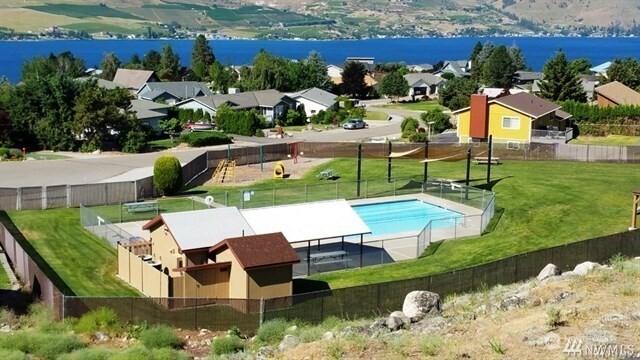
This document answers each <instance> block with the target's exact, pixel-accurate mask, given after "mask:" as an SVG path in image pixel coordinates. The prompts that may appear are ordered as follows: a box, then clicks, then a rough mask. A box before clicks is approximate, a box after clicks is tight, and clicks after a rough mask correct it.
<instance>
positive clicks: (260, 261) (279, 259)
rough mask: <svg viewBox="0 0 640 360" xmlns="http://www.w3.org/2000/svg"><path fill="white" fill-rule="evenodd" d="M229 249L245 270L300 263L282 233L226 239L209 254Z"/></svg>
mask: <svg viewBox="0 0 640 360" xmlns="http://www.w3.org/2000/svg"><path fill="white" fill-rule="evenodd" d="M227 247H228V248H229V249H230V250H231V252H232V253H233V256H235V258H236V259H237V260H238V262H239V263H240V266H242V268H243V269H244V270H251V269H257V268H264V267H271V266H278V265H289V264H295V263H298V262H300V258H299V257H298V254H296V252H295V250H293V248H292V247H291V245H289V241H287V239H286V238H285V237H284V235H282V233H272V234H263V235H250V236H244V237H237V238H230V239H226V240H224V241H222V242H220V243H218V244H217V245H215V246H214V247H212V248H211V250H209V252H216V251H218V250H221V249H224V248H227Z"/></svg>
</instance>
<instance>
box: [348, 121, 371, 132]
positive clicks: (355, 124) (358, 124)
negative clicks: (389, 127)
mask: <svg viewBox="0 0 640 360" xmlns="http://www.w3.org/2000/svg"><path fill="white" fill-rule="evenodd" d="M367 126H368V125H367V123H366V122H364V120H362V119H349V120H347V122H345V123H344V124H343V125H342V128H343V129H345V130H355V129H364V128H366V127H367Z"/></svg>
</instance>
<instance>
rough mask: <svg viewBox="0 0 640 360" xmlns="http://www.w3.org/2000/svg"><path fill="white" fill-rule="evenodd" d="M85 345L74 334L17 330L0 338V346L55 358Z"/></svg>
mask: <svg viewBox="0 0 640 360" xmlns="http://www.w3.org/2000/svg"><path fill="white" fill-rule="evenodd" d="M83 347H85V344H84V343H83V342H82V341H80V339H78V338H77V337H76V336H73V335H64V334H59V333H56V334H49V333H39V332H36V331H19V332H15V333H13V334H11V335H8V336H3V337H1V338H0V348H3V349H7V350H19V351H22V352H24V353H26V354H32V355H35V356H37V357H40V358H43V359H56V358H57V357H58V356H60V355H62V354H67V353H70V352H72V351H74V350H78V349H81V348H83Z"/></svg>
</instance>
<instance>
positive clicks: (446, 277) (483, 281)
mask: <svg viewBox="0 0 640 360" xmlns="http://www.w3.org/2000/svg"><path fill="white" fill-rule="evenodd" d="M616 255H623V256H638V255H640V230H635V231H625V232H622V233H618V234H613V235H608V236H603V237H598V238H593V239H589V240H584V241H579V242H574V243H569V244H566V245H561V246H557V247H553V248H547V249H542V250H538V251H534V252H530V253H525V254H520V255H516V256H512V257H508V258H505V259H501V260H497V261H493V262H489V263H485V264H482V265H477V266H473V267H468V268H464V269H459V270H454V271H449V272H445V273H440V274H433V275H430V276H424V277H418V278H413V279H406V280H398V281H391V282H384V283H377V284H370V285H363V286H357V287H348V288H340V289H331V290H322V291H317V292H309V293H301V294H297V295H294V296H289V297H283V298H275V299H266V300H259V299H251V300H245V299H181V298H92V297H73V296H66V297H65V298H64V299H63V301H64V304H63V307H62V308H63V313H62V315H63V316H65V317H78V316H81V315H82V314H84V313H86V312H88V311H90V310H92V309H96V308H99V307H109V308H112V309H114V310H115V311H116V312H117V313H118V315H119V316H120V318H121V320H123V321H131V322H143V321H144V322H147V323H149V324H155V323H162V324H169V325H172V326H177V327H181V328H199V327H204V328H207V329H212V330H227V329H229V328H231V327H234V326H237V327H239V328H241V329H243V330H247V331H252V330H255V329H257V328H258V327H259V326H260V324H261V323H262V322H263V321H267V320H272V319H277V318H283V319H288V320H300V321H304V322H310V323H317V322H321V321H323V320H324V319H327V318H328V317H332V316H334V317H338V318H343V319H354V318H364V317H373V316H378V315H380V314H382V313H388V312H389V311H393V310H398V309H400V308H402V302H403V301H404V297H405V295H406V294H407V293H409V292H410V291H413V290H429V291H433V292H436V293H438V294H440V295H441V296H442V297H445V296H447V295H451V294H460V293H464V292H469V291H474V290H477V289H479V288H482V287H485V286H494V285H498V284H509V283H514V282H518V281H523V280H526V279H529V278H532V277H534V276H536V275H537V274H538V272H539V271H540V270H541V269H542V268H543V267H544V266H545V265H546V264H548V263H554V264H556V265H557V266H558V267H559V268H560V269H563V270H570V269H572V268H573V267H574V266H575V265H577V264H579V263H581V262H584V261H596V262H606V261H607V260H609V259H610V258H612V257H613V256H616ZM424 261H428V258H425V260H424Z"/></svg>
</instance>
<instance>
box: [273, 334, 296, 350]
mask: <svg viewBox="0 0 640 360" xmlns="http://www.w3.org/2000/svg"><path fill="white" fill-rule="evenodd" d="M298 344H300V340H299V339H298V338H297V337H295V336H293V335H285V336H284V338H282V341H281V342H280V345H278V350H280V351H287V350H289V349H292V348H294V347H296V346H298Z"/></svg>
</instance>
